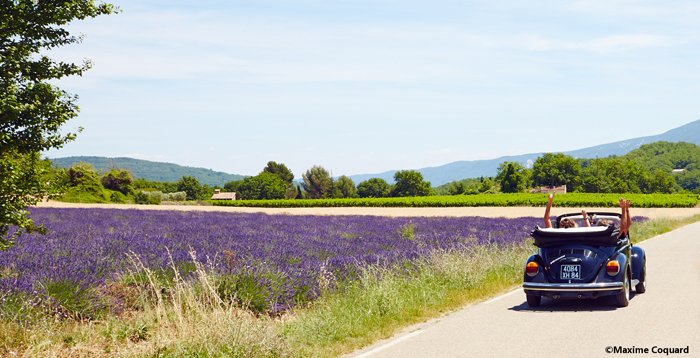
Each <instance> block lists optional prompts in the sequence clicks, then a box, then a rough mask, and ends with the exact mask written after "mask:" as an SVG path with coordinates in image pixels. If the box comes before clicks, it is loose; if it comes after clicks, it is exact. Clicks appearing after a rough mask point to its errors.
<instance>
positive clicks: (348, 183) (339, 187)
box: [333, 175, 359, 198]
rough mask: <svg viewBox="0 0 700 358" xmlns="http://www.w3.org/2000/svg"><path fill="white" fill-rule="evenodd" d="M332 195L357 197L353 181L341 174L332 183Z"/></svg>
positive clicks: (335, 196) (336, 196)
mask: <svg viewBox="0 0 700 358" xmlns="http://www.w3.org/2000/svg"><path fill="white" fill-rule="evenodd" d="M333 197H334V198H357V197H359V195H358V194H357V189H356V188H355V182H353V181H352V179H350V178H348V177H347V176H345V175H343V176H341V177H340V178H338V180H336V181H335V182H334V183H333Z"/></svg>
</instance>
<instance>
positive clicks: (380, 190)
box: [357, 178, 391, 198]
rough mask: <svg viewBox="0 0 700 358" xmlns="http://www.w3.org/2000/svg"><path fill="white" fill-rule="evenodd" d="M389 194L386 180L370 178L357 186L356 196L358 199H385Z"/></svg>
mask: <svg viewBox="0 0 700 358" xmlns="http://www.w3.org/2000/svg"><path fill="white" fill-rule="evenodd" d="M390 192H391V186H390V185H389V183H387V182H386V180H384V179H381V178H372V179H367V180H365V181H363V182H362V183H360V184H357V194H358V195H359V196H360V198H386V197H388V196H389V193H390Z"/></svg>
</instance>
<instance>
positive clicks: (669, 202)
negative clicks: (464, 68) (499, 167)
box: [210, 193, 700, 208]
mask: <svg viewBox="0 0 700 358" xmlns="http://www.w3.org/2000/svg"><path fill="white" fill-rule="evenodd" d="M621 197H624V198H625V199H630V200H632V207H637V208H688V207H694V206H696V205H698V201H699V200H700V197H699V196H698V195H695V194H589V193H569V194H558V195H557V196H555V198H554V202H553V205H554V206H559V207H617V200H618V199H619V198H621ZM210 202H211V203H212V204H214V205H219V206H244V207H262V208H310V207H460V206H545V205H546V204H547V194H524V193H517V194H482V195H454V196H419V197H408V198H364V199H304V200H296V199H292V200H235V201H233V200H231V201H228V200H211V201H210Z"/></svg>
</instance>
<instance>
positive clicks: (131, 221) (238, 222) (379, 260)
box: [0, 208, 541, 318]
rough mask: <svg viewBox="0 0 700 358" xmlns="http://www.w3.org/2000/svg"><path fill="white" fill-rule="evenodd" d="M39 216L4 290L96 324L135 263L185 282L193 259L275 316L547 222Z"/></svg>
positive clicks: (51, 212) (7, 264) (94, 213)
mask: <svg viewBox="0 0 700 358" xmlns="http://www.w3.org/2000/svg"><path fill="white" fill-rule="evenodd" d="M32 217H33V218H34V220H36V221H37V222H39V223H43V224H44V226H46V227H47V228H48V229H49V234H48V235H46V236H41V235H24V236H22V237H21V238H20V239H19V240H18V242H17V245H16V246H15V247H13V248H12V249H11V250H9V251H7V252H0V268H2V271H0V292H2V295H6V296H7V295H12V296H17V295H20V296H22V297H24V298H25V299H30V300H33V301H36V302H38V303H40V304H41V305H45V306H46V307H44V308H46V309H52V308H55V307H63V309H65V310H67V311H69V312H66V314H72V315H77V316H80V317H87V318H92V317H94V316H96V315H99V314H100V313H101V312H103V311H104V310H112V311H114V310H115V309H118V308H119V307H120V304H122V303H121V302H119V300H118V297H117V298H116V300H115V297H110V296H109V292H108V291H109V290H108V289H107V288H108V287H109V285H110V284H112V283H113V282H115V281H118V280H119V279H120V277H121V275H123V274H125V273H127V272H128V271H129V269H130V268H131V266H132V265H133V262H132V261H133V260H134V259H137V260H139V261H140V262H142V263H143V265H144V266H145V267H147V268H149V269H151V270H153V271H154V272H156V273H157V274H158V275H159V276H160V277H162V278H163V279H170V278H172V277H171V276H172V275H173V273H172V271H173V270H172V269H171V268H172V267H173V266H174V267H176V268H177V270H178V271H179V274H180V275H181V276H183V277H187V276H188V275H189V274H190V273H191V272H192V271H193V270H194V268H195V265H194V264H193V257H192V255H191V253H192V254H194V255H195V258H196V261H197V262H199V263H201V264H202V265H204V267H206V268H208V269H209V270H211V271H212V272H214V273H216V274H219V275H220V277H222V282H221V288H220V290H219V291H220V294H221V295H222V296H227V295H228V296H230V297H233V296H234V294H235V296H236V297H237V298H238V299H240V300H241V301H242V302H246V303H247V304H248V305H249V307H250V308H251V309H253V310H256V311H259V312H273V313H275V312H280V311H284V310H286V309H288V308H290V307H292V306H294V305H297V304H303V303H305V302H309V301H311V300H313V299H315V298H316V297H318V295H319V294H320V292H321V291H322V290H324V289H328V288H333V286H334V285H337V284H338V283H342V282H343V281H344V280H352V279H353V278H356V277H357V274H358V269H359V268H361V267H363V266H366V265H377V264H378V265H391V264H394V263H397V262H404V261H405V262H410V260H412V259H415V258H418V257H421V256H423V255H425V254H427V253H429V252H431V251H433V250H436V249H455V248H464V247H467V246H471V245H478V244H487V243H501V244H502V243H512V242H523V241H524V240H525V239H526V238H527V237H528V232H529V230H530V229H532V227H533V225H534V224H535V223H536V222H539V220H537V219H535V218H520V219H490V218H479V217H467V218H387V217H368V216H285V215H277V216H272V215H265V214H245V213H218V212H216V213H198V212H173V211H141V210H105V209H38V208H37V209H33V210H32ZM540 220H541V219H540ZM130 257H131V258H130ZM407 268H409V265H407ZM323 285H326V286H331V287H322V286H323ZM0 310H1V309H0Z"/></svg>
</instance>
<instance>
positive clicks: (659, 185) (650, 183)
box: [642, 169, 676, 194]
mask: <svg viewBox="0 0 700 358" xmlns="http://www.w3.org/2000/svg"><path fill="white" fill-rule="evenodd" d="M675 186H676V179H675V178H674V177H673V176H672V175H671V174H669V173H667V172H666V171H665V170H663V169H658V170H656V171H655V172H654V173H647V175H645V176H644V180H643V184H642V191H643V192H644V193H645V194H651V193H662V194H671V193H673V192H674V187H675Z"/></svg>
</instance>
